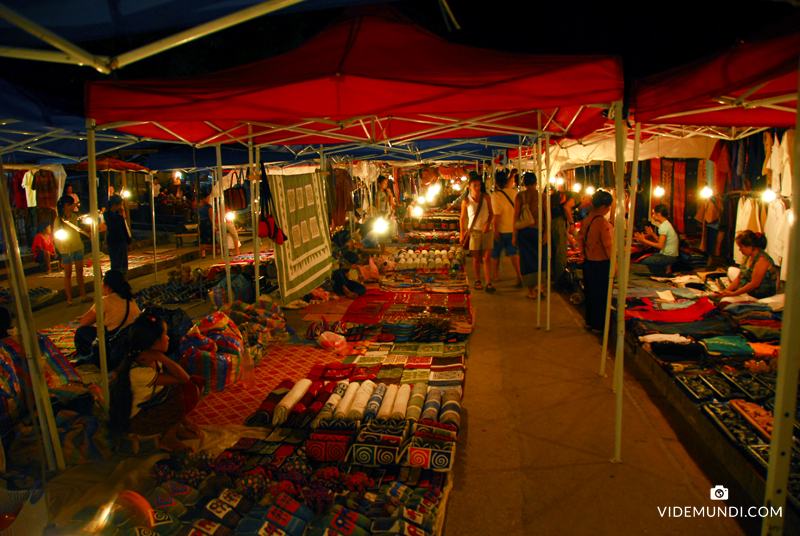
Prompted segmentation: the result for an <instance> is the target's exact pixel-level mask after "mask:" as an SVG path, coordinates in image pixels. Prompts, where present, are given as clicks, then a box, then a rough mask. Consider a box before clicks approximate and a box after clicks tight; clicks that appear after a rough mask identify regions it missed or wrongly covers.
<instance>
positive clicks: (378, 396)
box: [364, 383, 386, 422]
mask: <svg viewBox="0 0 800 536" xmlns="http://www.w3.org/2000/svg"><path fill="white" fill-rule="evenodd" d="M384 396H386V384H384V383H379V384H378V385H377V386H376V387H375V390H374V391H372V396H371V397H370V399H369V402H367V407H366V409H365V410H364V422H369V421H371V420H372V419H374V418H375V417H377V416H378V412H379V411H380V409H381V403H382V402H383V397H384Z"/></svg>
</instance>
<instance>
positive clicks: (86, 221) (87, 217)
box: [83, 215, 94, 225]
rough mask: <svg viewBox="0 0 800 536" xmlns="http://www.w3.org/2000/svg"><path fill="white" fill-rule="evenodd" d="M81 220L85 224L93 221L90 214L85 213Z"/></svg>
mask: <svg viewBox="0 0 800 536" xmlns="http://www.w3.org/2000/svg"><path fill="white" fill-rule="evenodd" d="M83 222H84V223H86V224H87V225H91V224H92V223H94V220H93V219H92V217H91V216H89V215H86V216H84V217H83Z"/></svg>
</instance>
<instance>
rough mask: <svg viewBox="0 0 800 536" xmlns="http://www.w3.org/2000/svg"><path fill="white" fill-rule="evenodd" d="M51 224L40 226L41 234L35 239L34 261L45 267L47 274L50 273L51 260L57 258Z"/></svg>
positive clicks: (44, 223)
mask: <svg viewBox="0 0 800 536" xmlns="http://www.w3.org/2000/svg"><path fill="white" fill-rule="evenodd" d="M50 230H51V228H50V224H49V223H47V222H42V223H40V224H39V234H37V235H36V237H35V238H34V239H33V259H34V260H35V261H36V262H38V263H39V265H40V266H43V267H44V269H45V273H48V274H49V273H50V260H51V259H54V258H55V257H56V250H55V249H54V248H53V234H52V233H51V232H50Z"/></svg>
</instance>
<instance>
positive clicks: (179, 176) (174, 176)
mask: <svg viewBox="0 0 800 536" xmlns="http://www.w3.org/2000/svg"><path fill="white" fill-rule="evenodd" d="M182 177H183V174H182V173H181V172H180V171H176V172H175V173H173V174H172V178H173V179H181V178H182Z"/></svg>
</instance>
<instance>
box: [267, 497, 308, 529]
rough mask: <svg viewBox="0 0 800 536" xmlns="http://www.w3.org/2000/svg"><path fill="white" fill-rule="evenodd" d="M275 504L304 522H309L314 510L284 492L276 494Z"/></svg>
mask: <svg viewBox="0 0 800 536" xmlns="http://www.w3.org/2000/svg"><path fill="white" fill-rule="evenodd" d="M275 504H276V505H277V506H279V507H280V508H281V509H283V510H286V511H287V512H288V513H290V514H291V515H292V516H294V517H297V518H300V519H302V520H303V521H305V522H306V523H308V522H310V521H311V519H313V517H314V512H313V511H312V510H311V508H309V507H308V506H304V505H302V504H300V503H299V502H297V501H296V500H295V499H294V498H293V497H292V496H291V495H289V494H287V493H285V492H284V493H281V494H280V495H278V498H277V499H275Z"/></svg>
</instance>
